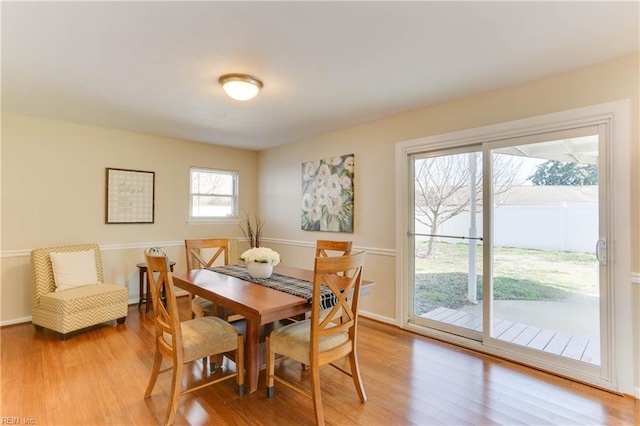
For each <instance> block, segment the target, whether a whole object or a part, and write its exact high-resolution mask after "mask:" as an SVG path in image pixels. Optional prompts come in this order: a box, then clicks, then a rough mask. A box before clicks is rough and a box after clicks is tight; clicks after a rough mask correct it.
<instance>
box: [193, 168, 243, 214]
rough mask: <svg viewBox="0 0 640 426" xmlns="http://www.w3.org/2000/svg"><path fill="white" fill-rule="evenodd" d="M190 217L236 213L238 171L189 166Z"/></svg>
mask: <svg viewBox="0 0 640 426" xmlns="http://www.w3.org/2000/svg"><path fill="white" fill-rule="evenodd" d="M190 198H191V204H190V206H189V217H190V218H191V219H212V218H229V217H236V216H237V215H238V172H236V171H230V170H213V169H198V168H191V190H190Z"/></svg>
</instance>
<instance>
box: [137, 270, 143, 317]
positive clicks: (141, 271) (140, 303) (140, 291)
mask: <svg viewBox="0 0 640 426" xmlns="http://www.w3.org/2000/svg"><path fill="white" fill-rule="evenodd" d="M143 283H144V271H143V270H142V269H140V281H139V284H140V290H139V293H138V294H139V295H140V299H139V300H138V309H140V306H142V300H143V297H144V293H143V291H142V290H143V289H144V287H143V286H142V285H143Z"/></svg>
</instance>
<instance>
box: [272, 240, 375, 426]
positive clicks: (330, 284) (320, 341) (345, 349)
mask: <svg viewBox="0 0 640 426" xmlns="http://www.w3.org/2000/svg"><path fill="white" fill-rule="evenodd" d="M365 256H366V253H365V252H358V253H354V254H349V255H345V256H332V257H316V260H315V267H314V278H313V296H312V302H311V305H312V306H311V318H310V319H308V320H305V321H300V322H296V323H292V324H290V325H287V326H284V327H282V328H278V329H275V330H273V331H272V332H271V334H270V335H269V337H268V338H267V341H266V346H267V397H268V398H271V397H273V394H274V381H277V382H280V383H282V384H284V385H286V386H287V387H289V388H291V389H293V390H295V391H298V392H300V393H302V394H303V395H307V396H309V397H311V399H312V400H313V408H314V410H315V415H316V423H317V424H319V425H323V424H324V412H323V409H322V396H321V393H320V367H321V366H323V365H326V364H330V365H332V366H333V367H335V368H336V369H338V370H339V371H341V372H342V373H344V374H346V375H348V376H351V378H352V379H353V383H354V385H355V388H356V392H357V393H358V396H359V398H360V401H362V402H365V401H366V400H367V396H366V394H365V391H364V387H363V385H362V378H361V376H360V368H359V366H358V356H357V330H358V300H359V296H360V285H361V283H362V267H363V265H364V261H365ZM322 288H326V289H329V290H330V293H331V295H332V296H333V297H334V298H335V300H336V303H335V305H334V306H333V307H332V308H331V311H330V313H329V314H328V315H326V316H322V315H320V311H321V305H322V304H323V301H324V298H323V297H321V289H322ZM276 353H277V354H280V355H282V356H284V357H286V358H290V359H293V360H295V361H298V362H300V363H302V364H306V365H309V368H310V370H311V392H309V391H307V390H303V389H302V388H300V387H298V386H296V385H294V384H292V383H289V382H288V381H286V380H285V379H283V378H281V377H278V376H276V375H275V354H276ZM345 356H348V360H349V365H350V370H351V371H347V370H345V369H343V368H342V367H340V366H338V365H336V364H333V362H334V361H337V360H338V359H340V358H343V357H345ZM281 365H282V364H281Z"/></svg>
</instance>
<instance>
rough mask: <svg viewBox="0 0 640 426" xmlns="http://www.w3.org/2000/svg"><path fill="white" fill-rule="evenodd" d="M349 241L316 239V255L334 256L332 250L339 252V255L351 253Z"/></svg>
mask: <svg viewBox="0 0 640 426" xmlns="http://www.w3.org/2000/svg"><path fill="white" fill-rule="evenodd" d="M351 246H352V242H351V241H331V240H318V241H316V257H329V256H334V255H336V254H334V252H340V254H339V256H344V255H346V254H351Z"/></svg>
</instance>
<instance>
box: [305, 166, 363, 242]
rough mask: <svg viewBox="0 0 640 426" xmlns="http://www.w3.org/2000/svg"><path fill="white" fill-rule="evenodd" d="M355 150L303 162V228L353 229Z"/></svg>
mask: <svg viewBox="0 0 640 426" xmlns="http://www.w3.org/2000/svg"><path fill="white" fill-rule="evenodd" d="M353 169H354V160H353V154H348V155H342V156H339V157H332V158H327V159H325V160H319V161H308V162H306V163H302V229H303V230H305V231H334V232H353Z"/></svg>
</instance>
